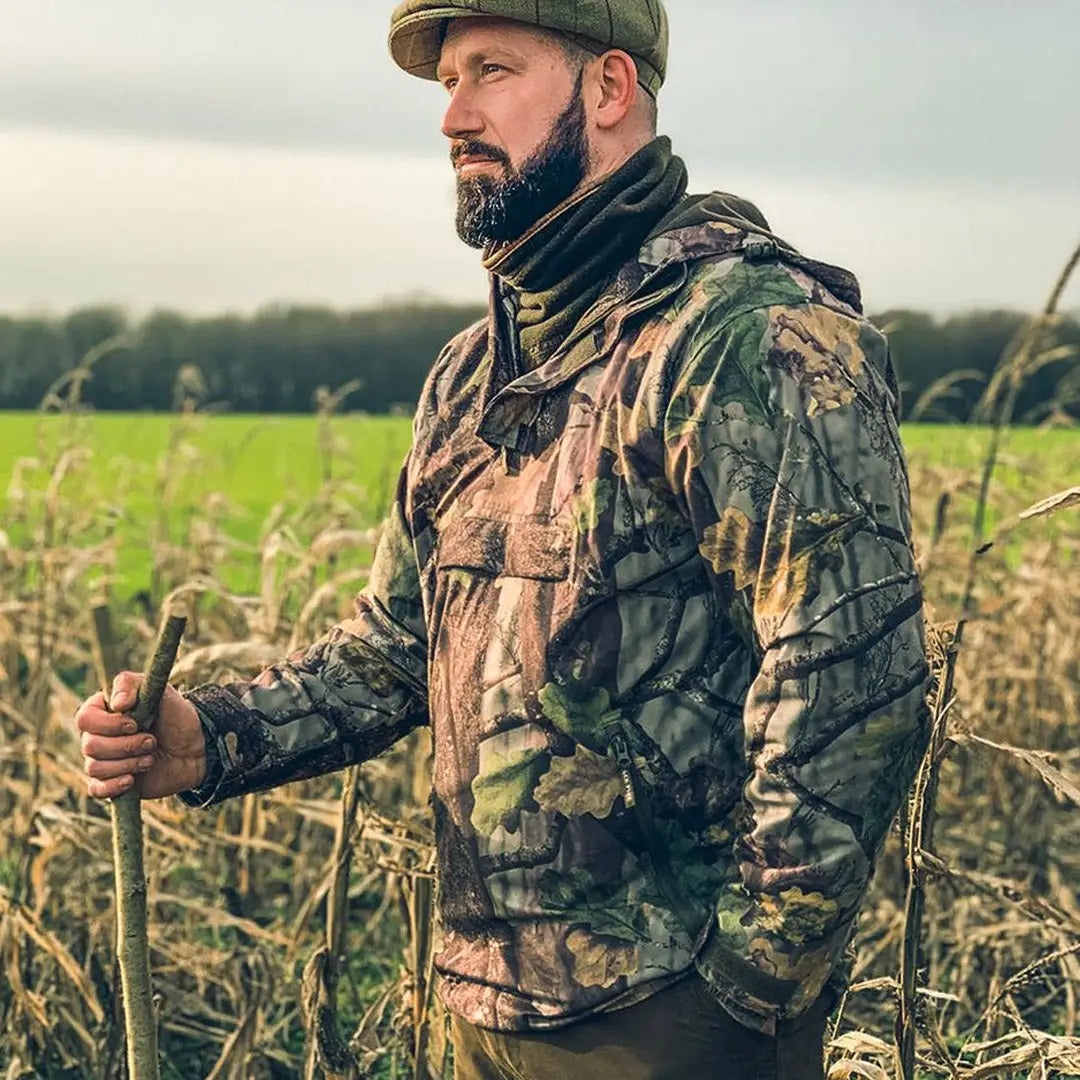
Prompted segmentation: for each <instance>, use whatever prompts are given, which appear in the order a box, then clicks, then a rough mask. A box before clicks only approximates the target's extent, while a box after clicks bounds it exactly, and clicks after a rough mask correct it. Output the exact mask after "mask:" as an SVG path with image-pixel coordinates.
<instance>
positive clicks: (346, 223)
mask: <svg viewBox="0 0 1080 1080" xmlns="http://www.w3.org/2000/svg"><path fill="white" fill-rule="evenodd" d="M568 2H571V0H568ZM392 7H393V4H392V3H391V2H384V0H184V2H183V3H179V2H177V0H2V2H0V236H2V238H3V243H4V257H3V259H0V311H12V310H16V311H18V310H27V309H49V310H53V311H62V310H65V309H67V308H69V307H71V306H74V305H76V304H83V303H88V302H96V301H114V302H119V303H122V304H125V305H127V306H129V307H130V308H132V309H133V310H135V311H136V312H141V311H145V310H147V309H148V308H151V307H154V306H159V305H165V306H171V307H178V308H182V309H188V310H194V311H218V310H223V309H239V310H251V309H253V308H256V307H259V306H261V305H263V304H265V303H269V302H273V301H294V300H295V301H305V302H317V303H323V302H325V303H330V304H333V305H337V306H358V305H362V304H366V303H370V302H373V301H375V300H378V299H380V298H384V297H400V296H403V295H410V294H427V295H431V296H441V297H447V298H452V299H474V300H475V299H483V297H484V279H483V274H482V272H481V271H480V269H479V264H478V257H477V254H476V253H475V252H472V251H470V250H468V249H466V248H464V247H462V246H461V245H460V243H459V242H458V241H457V240H456V238H455V235H454V232H453V225H452V218H453V174H452V171H451V169H450V166H449V163H448V159H447V156H446V147H445V145H444V142H445V140H444V139H443V137H442V136H441V135H440V134H439V130H438V129H439V122H440V119H441V114H442V109H443V105H444V94H443V91H442V90H441V89H440V88H439V87H438V86H436V85H435V84H432V83H425V82H422V81H420V80H416V79H410V78H409V77H407V76H405V75H404V74H402V73H400V72H399V71H398V70H397V69H396V68H395V67H394V65H393V64H392V62H391V61H390V59H389V56H388V54H387V51H386V45H385V38H386V28H387V23H388V19H389V13H390V11H391V9H392ZM668 10H669V12H670V14H671V20H672V50H671V61H670V72H669V80H668V84H667V86H666V87H665V89H664V92H663V95H662V97H661V128H662V130H663V131H664V132H665V133H667V134H670V135H671V136H672V138H673V140H674V143H675V146H676V149H677V151H678V152H679V153H681V154H682V155H683V156H684V157H685V158H686V160H687V163H688V165H689V166H690V175H691V185H692V187H693V188H694V189H696V190H705V189H709V188H721V189H724V190H728V191H736V192H738V193H739V194H742V195H745V196H747V197H749V198H752V199H754V200H755V201H756V202H758V204H759V205H760V206H761V208H762V209H763V210H764V211H765V213H766V215H767V216H768V217H769V218H770V219H771V220H772V223H773V227H774V228H775V229H776V231H777V232H780V233H781V234H783V235H785V236H786V237H787V238H789V239H790V240H791V241H793V242H794V243H795V244H796V245H797V246H799V247H800V248H801V249H802V250H803V251H805V252H806V253H808V254H812V255H813V256H815V257H818V258H822V259H826V260H829V261H834V262H839V263H842V264H844V265H847V266H849V267H850V268H851V269H854V270H855V271H856V272H857V273H858V274H859V276H860V277H861V278H862V280H863V284H864V288H865V292H866V294H867V299H868V304H869V306H870V307H871V308H874V309H882V308H885V307H889V306H900V305H913V306H920V307H926V308H930V309H932V310H935V311H938V312H947V311H951V310H957V309H962V308H967V307H971V306H990V305H1003V306H1009V307H1018V308H1029V307H1033V306H1035V305H1037V304H1040V303H1041V302H1042V301H1043V299H1044V298H1045V295H1046V294H1047V293H1048V291H1049V289H1050V286H1051V284H1052V283H1053V280H1054V277H1055V275H1056V273H1057V271H1058V269H1059V268H1060V266H1061V264H1062V263H1063V262H1064V260H1065V258H1066V256H1067V255H1068V253H1069V251H1070V250H1071V249H1072V247H1073V246H1074V245H1075V244H1076V242H1077V240H1078V239H1080V61H1078V57H1080V0H1027V2H1021V0H903V2H900V0H892V2H886V0H668ZM1066 303H1067V304H1068V305H1070V306H1072V307H1080V284H1077V283H1074V285H1073V287H1072V289H1071V290H1070V294H1069V296H1068V297H1067V299H1066Z"/></svg>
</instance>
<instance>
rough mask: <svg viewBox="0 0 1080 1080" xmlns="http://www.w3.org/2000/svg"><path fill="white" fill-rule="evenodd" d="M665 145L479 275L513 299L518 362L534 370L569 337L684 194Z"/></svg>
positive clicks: (678, 165)
mask: <svg viewBox="0 0 1080 1080" xmlns="http://www.w3.org/2000/svg"><path fill="white" fill-rule="evenodd" d="M686 183H687V175H686V166H685V165H684V164H683V162H682V159H681V158H678V157H675V156H674V155H673V154H672V152H671V140H670V139H668V138H667V137H661V138H658V139H654V140H653V141H652V142H651V143H649V144H648V146H645V147H643V148H642V149H641V150H639V151H638V152H637V153H636V154H635V155H634V156H633V157H632V158H630V160H629V161H627V162H626V163H625V164H624V165H623V166H622V167H621V168H619V169H617V170H616V171H615V172H613V173H610V174H609V175H607V176H605V177H603V178H602V179H601V180H599V181H598V182H597V183H596V184H594V185H593V186H592V187H589V188H587V189H585V190H584V191H582V192H579V193H578V194H577V195H575V196H574V197H573V198H571V199H570V200H569V201H567V202H565V203H563V204H562V206H560V207H558V208H557V209H555V210H553V211H552V212H551V213H550V214H549V215H548V216H547V217H545V218H542V219H541V220H540V221H539V222H537V224H536V225H534V226H533V227H532V228H531V229H530V230H529V231H528V232H527V233H526V234H525V235H524V236H522V237H521V238H520V239H519V240H516V241H514V243H512V244H509V245H502V246H499V247H496V248H494V249H491V250H489V251H488V252H487V253H486V254H485V258H484V267H485V268H486V269H487V270H488V271H489V272H490V273H492V274H495V275H496V276H498V277H499V278H501V279H502V280H503V281H504V282H506V283H507V284H508V285H510V286H511V287H512V288H513V289H514V290H515V291H516V293H517V301H518V311H517V328H518V334H519V340H520V344H521V349H520V353H521V357H522V362H523V363H524V364H525V365H526V366H527V367H530V368H531V367H538V366H539V365H540V364H542V363H544V362H545V361H547V360H548V359H550V358H551V356H552V354H553V353H554V352H555V350H556V349H558V347H559V346H560V345H561V344H562V343H563V342H564V341H566V339H567V338H568V337H569V336H570V334H571V332H572V331H573V329H574V328H575V327H576V326H577V324H578V322H579V320H580V319H581V317H582V315H584V314H585V312H586V311H588V310H589V308H590V307H592V305H593V304H594V303H595V302H596V300H597V299H599V297H600V294H601V293H602V292H603V290H604V289H605V288H606V287H607V286H608V285H609V284H610V283H611V280H612V278H613V277H614V276H615V274H616V273H617V272H618V270H619V268H620V267H621V266H622V265H623V264H624V263H626V262H628V261H629V260H630V259H631V258H633V256H634V255H635V254H636V253H637V252H638V250H639V249H640V247H641V245H642V243H643V242H644V241H645V239H646V237H648V236H649V234H650V233H651V232H652V231H653V229H654V228H655V227H656V225H657V223H658V222H659V221H660V220H661V219H662V218H663V217H665V216H666V215H667V214H668V213H669V211H671V210H672V209H673V207H675V206H676V204H677V203H678V201H679V200H680V199H681V198H682V196H683V194H684V193H685V192H686Z"/></svg>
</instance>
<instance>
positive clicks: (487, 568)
mask: <svg viewBox="0 0 1080 1080" xmlns="http://www.w3.org/2000/svg"><path fill="white" fill-rule="evenodd" d="M436 565H437V566H438V568H439V569H440V570H472V571H474V572H476V573H481V574H486V575H488V576H490V577H518V578H532V579H533V580H535V581H562V580H564V579H565V578H566V577H567V576H568V575H569V573H570V536H569V532H568V530H567V529H566V528H565V527H563V526H562V525H557V524H554V523H552V522H546V521H538V520H536V519H530V518H519V519H517V520H513V521H501V520H496V519H494V518H485V517H464V518H458V519H457V520H455V521H453V522H452V523H450V524H449V525H447V527H446V529H445V530H444V531H443V532H442V534H441V535H440V537H439V546H438V551H437V555H436Z"/></svg>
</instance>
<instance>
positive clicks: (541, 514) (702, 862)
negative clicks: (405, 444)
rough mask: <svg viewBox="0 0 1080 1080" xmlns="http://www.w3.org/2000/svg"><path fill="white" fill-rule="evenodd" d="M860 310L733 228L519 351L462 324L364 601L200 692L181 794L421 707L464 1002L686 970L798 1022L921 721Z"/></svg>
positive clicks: (540, 1013) (899, 786) (413, 718)
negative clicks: (552, 340)
mask: <svg viewBox="0 0 1080 1080" xmlns="http://www.w3.org/2000/svg"><path fill="white" fill-rule="evenodd" d="M858 303H859V301H858V290H857V286H855V285H854V281H853V279H851V278H850V276H848V275H845V274H844V273H843V272H842V271H836V270H833V269H832V268H828V267H822V266H820V265H818V264H814V263H810V262H809V261H808V260H803V259H801V258H800V257H798V256H796V255H794V253H792V252H790V251H789V250H787V249H785V248H783V247H780V246H778V245H777V243H776V241H775V240H774V239H773V238H772V237H770V236H768V235H762V234H760V230H756V231H755V229H754V227H753V226H751V225H750V224H749V223H748V222H743V221H739V220H738V219H732V218H728V219H726V220H725V219H724V218H722V217H721V218H717V219H715V220H711V221H708V222H701V223H699V224H697V225H694V226H692V227H686V228H681V229H677V230H676V231H673V232H667V233H664V234H662V235H660V236H658V237H654V238H652V239H651V240H649V241H648V242H647V243H646V244H645V246H644V247H643V249H642V250H641V252H640V253H639V255H638V257H637V259H636V260H634V261H632V262H631V263H630V264H629V265H627V266H625V267H624V268H623V269H622V271H620V273H619V274H618V276H617V278H616V279H615V280H614V282H613V284H612V286H611V288H610V289H609V290H608V291H607V292H606V293H605V295H604V296H603V297H602V298H601V300H600V301H599V302H598V303H597V304H596V305H595V307H594V308H593V309H592V312H591V314H590V315H589V316H587V317H586V318H585V319H584V320H582V322H581V323H579V326H578V330H577V331H576V332H575V333H574V334H573V335H572V336H571V338H570V339H569V340H568V341H567V343H566V345H565V346H564V347H563V348H562V349H561V350H559V352H557V353H556V354H555V355H554V356H553V357H552V359H551V360H550V361H549V362H547V363H545V364H543V366H541V367H539V368H536V369H534V370H531V371H529V372H528V373H526V374H524V375H520V376H518V377H512V375H513V373H512V372H510V371H508V370H507V365H506V361H505V357H504V356H503V350H502V349H501V348H498V347H496V346H497V342H498V340H499V335H498V334H497V333H495V332H494V331H493V329H492V326H493V325H494V324H493V323H492V322H490V321H485V322H481V323H479V324H477V325H476V326H473V327H472V328H470V329H468V330H466V331H465V332H464V333H462V334H461V335H460V336H459V337H457V338H456V339H455V340H454V341H453V342H451V344H450V345H449V346H448V347H447V348H446V349H445V351H444V352H443V353H442V355H441V356H440V358H439V360H438V362H437V364H436V366H435V368H434V370H433V372H432V374H431V376H430V378H429V380H428V383H427V386H426V390H425V392H424V396H423V399H422V401H421V403H420V406H419V409H418V412H417V416H416V420H415V425H414V439H413V445H412V448H411V450H410V453H409V456H408V460H407V462H406V465H405V468H404V471H403V473H402V476H401V479H400V483H399V487H398V493H397V498H396V503H395V505H394V507H393V511H392V514H391V516H390V519H389V521H388V523H387V525H386V527H385V530H384V532H383V535H382V539H381V543H380V545H379V548H378V551H377V554H376V559H375V565H374V567H373V570H372V574H371V579H370V582H369V584H368V586H367V588H366V589H365V590H364V591H363V592H362V593H361V594H360V596H359V597H358V601H357V608H356V615H355V618H354V619H352V620H351V621H348V622H345V623H342V624H341V625H339V626H337V627H335V628H334V629H333V630H331V631H330V633H329V634H327V635H326V636H325V637H324V638H323V639H322V640H320V641H319V642H317V643H316V644H315V645H313V646H312V647H311V648H310V649H307V650H306V651H304V652H302V653H298V654H297V655H294V656H292V657H291V658H290V659H289V660H288V661H287V662H284V663H282V664H280V665H279V666H277V667H274V668H272V669H270V670H268V671H266V672H264V673H263V674H262V675H261V676H259V677H258V678H257V679H255V680H254V681H253V682H252V683H251V684H238V685H232V686H228V687H203V688H200V689H198V690H195V691H193V692H192V693H191V694H190V698H191V700H193V701H194V702H195V703H196V705H197V706H198V708H199V710H200V712H201V715H202V718H203V721H204V723H205V724H206V726H207V729H208V736H209V737H210V740H211V744H212V746H213V748H214V751H215V752H214V753H212V754H211V760H213V759H214V758H215V757H216V758H217V761H216V763H215V764H214V766H213V768H212V772H211V774H210V775H209V776H208V779H207V782H206V784H204V786H203V788H202V789H200V790H199V791H197V792H193V793H191V794H190V795H189V796H188V799H189V801H191V802H202V803H210V802H216V801H219V800H221V799H224V798H229V797H231V796H235V795H239V794H241V793H244V792H249V791H253V790H258V789H262V788H267V787H271V786H274V785H278V784H282V783H285V782H287V781H290V780H296V779H300V778H304V777H310V776H314V775H318V774H320V773H324V772H327V771H329V770H331V769H338V768H341V767H343V766H346V765H348V764H351V763H355V762H360V761H364V760H365V759H368V758H370V757H372V756H373V755H375V754H378V753H379V752H380V751H382V750H384V749H385V748H386V747H388V746H389V745H390V744H391V743H393V742H394V741H395V740H396V739H398V738H400V737H401V736H403V735H405V734H406V733H407V732H408V731H410V730H411V729H412V728H414V727H415V726H417V725H420V724H423V723H427V722H430V725H431V729H432V735H433V742H434V755H435V760H434V792H433V800H432V801H433V806H434V809H435V817H436V830H437V841H438V860H439V862H438V871H439V877H440V883H441V885H440V892H439V897H440V900H439V909H440V915H441V947H440V949H439V951H438V955H437V959H436V968H437V970H438V972H439V974H440V976H441V979H440V992H441V994H442V997H443V999H444V1001H445V1003H446V1004H447V1006H448V1007H449V1008H450V1009H451V1010H452V1011H454V1012H456V1013H458V1014H460V1015H461V1016H463V1017H464V1018H465V1019H467V1020H469V1021H471V1022H473V1023H475V1024H479V1025H481V1026H485V1027H489V1028H495V1029H499V1030H529V1029H533V1030H536V1029H544V1028H551V1027H557V1026H559V1025H561V1024H564V1023H567V1022H570V1021H573V1020H575V1019H578V1018H581V1017H583V1016H585V1015H587V1014H589V1013H590V1012H594V1011H597V1010H599V1009H604V1008H610V1007H617V1006H621V1005H624V1004H630V1003H632V1002H634V1001H636V1000H640V999H641V998H643V997H645V996H647V995H648V994H650V993H652V992H654V991H655V990H656V989H659V988H661V987H663V986H665V985H667V984H668V983H670V982H671V981H672V980H673V979H674V978H676V977H678V976H679V975H680V974H682V973H685V972H686V971H687V970H688V969H690V968H691V967H692V966H693V964H694V962H695V958H696V959H697V961H698V967H699V970H701V971H702V972H703V974H705V976H706V977H707V979H708V980H709V982H710V984H711V987H712V989H713V990H714V992H715V993H716V996H717V998H718V999H719V1000H720V1001H721V1002H722V1003H723V1004H724V1006H725V1007H726V1008H727V1009H728V1010H729V1011H730V1012H731V1013H732V1014H733V1015H735V1016H736V1017H737V1018H739V1019H740V1020H741V1021H742V1022H743V1023H745V1024H748V1025H751V1026H754V1027H757V1028H758V1029H760V1030H763V1031H766V1032H771V1031H773V1030H775V1023H776V1021H777V1020H778V1019H782V1018H785V1017H792V1016H796V1015H798V1014H800V1013H801V1012H803V1011H804V1010H805V1009H806V1008H807V1007H808V1006H809V1005H810V1004H811V1003H812V1002H813V1001H814V1000H815V999H816V998H817V997H818V995H819V993H820V992H821V991H822V988H823V986H824V985H825V984H826V982H827V980H828V979H829V977H830V974H831V973H832V972H833V971H834V970H835V969H836V967H837V965H838V962H839V960H840V958H841V955H842V953H843V952H844V950H845V947H846V945H847V942H848V939H849V937H850V934H851V928H852V924H853V919H854V916H855V914H856V910H857V908H858V905H859V903H860V900H861V898H862V897H863V895H864V892H865V889H866V887H867V882H868V878H869V876H870V873H871V869H872V864H873V861H874V857H875V854H876V852H877V850H878V848H879V846H880V844H881V842H882V839H883V837H884V834H885V833H886V831H887V829H888V826H889V823H890V820H891V819H892V817H893V815H894V813H895V811H896V810H897V807H898V806H899V804H900V802H901V800H902V798H903V797H904V794H905V792H906V791H907V789H908V787H909V785H910V782H911V779H912V776H913V774H914V770H915V767H916V763H917V761H918V759H919V756H920V753H921V751H922V749H923V747H924V745H925V741H926V737H927V712H926V706H925V689H926V679H927V674H928V669H927V663H926V659H925V653H924V641H923V621H922V605H921V595H920V588H919V583H918V579H917V576H916V570H915V565H914V561H913V556H912V548H911V542H910V535H911V527H910V519H909V489H908V479H907V474H906V469H905V464H904V458H903V453H902V450H901V445H900V438H899V435H898V430H897V402H896V389H895V382H894V378H893V372H892V366H891V363H890V361H889V358H888V351H887V346H886V342H885V339H884V338H883V337H882V335H881V334H880V333H878V332H877V331H876V330H875V329H874V328H873V327H872V326H871V325H870V324H869V323H868V322H867V321H865V320H864V319H863V318H862V317H861V316H860V314H859V311H858ZM492 318H493V319H494V318H495V317H494V316H493V317H492Z"/></svg>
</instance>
